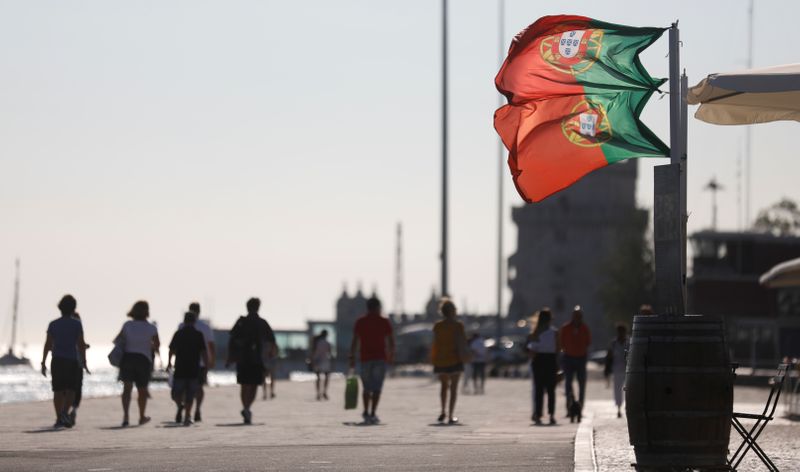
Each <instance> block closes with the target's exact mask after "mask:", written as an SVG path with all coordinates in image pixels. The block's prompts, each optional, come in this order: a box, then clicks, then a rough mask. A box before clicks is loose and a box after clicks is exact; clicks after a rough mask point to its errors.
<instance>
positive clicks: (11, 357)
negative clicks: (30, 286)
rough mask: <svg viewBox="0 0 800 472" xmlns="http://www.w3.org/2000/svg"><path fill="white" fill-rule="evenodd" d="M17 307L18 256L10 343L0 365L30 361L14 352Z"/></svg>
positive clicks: (6, 365) (13, 364) (18, 364)
mask: <svg viewBox="0 0 800 472" xmlns="http://www.w3.org/2000/svg"><path fill="white" fill-rule="evenodd" d="M18 308H19V258H18V259H17V260H16V276H15V277H14V306H13V311H12V317H11V344H9V345H8V353H7V354H5V355H3V356H2V357H0V366H3V367H8V366H28V367H30V365H31V361H30V359H28V358H27V357H25V356H23V355H22V354H20V355H19V357H17V356H16V355H15V354H14V345H15V344H16V343H17V311H18Z"/></svg>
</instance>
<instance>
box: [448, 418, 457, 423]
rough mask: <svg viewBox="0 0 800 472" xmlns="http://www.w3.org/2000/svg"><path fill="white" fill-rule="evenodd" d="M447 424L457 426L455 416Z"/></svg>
mask: <svg viewBox="0 0 800 472" xmlns="http://www.w3.org/2000/svg"><path fill="white" fill-rule="evenodd" d="M447 424H458V418H456V417H455V416H454V417H452V418H450V420H449V421H448V422H447Z"/></svg>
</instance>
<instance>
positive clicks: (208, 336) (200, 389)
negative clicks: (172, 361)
mask: <svg viewBox="0 0 800 472" xmlns="http://www.w3.org/2000/svg"><path fill="white" fill-rule="evenodd" d="M189 313H192V314H193V315H194V329H196V330H197V331H199V332H200V334H202V335H203V341H204V342H205V344H206V354H207V359H205V358H204V357H202V356H201V357H200V368H199V370H198V375H197V382H198V383H197V389H196V392H195V395H194V400H195V408H194V421H195V423H197V422H200V421H203V415H202V413H201V412H200V407H201V406H202V405H203V399H204V398H205V386H206V385H208V370H209V369H213V368H214V365H215V364H216V362H217V345H216V343H215V342H214V331H212V329H211V326H209V325H208V323H206V322H205V321H203V320H201V319H200V304H199V303H197V302H192V303H190V304H189ZM184 318H185V316H184ZM183 326H184V323H181V324H179V325H178V330H181V329H182V328H183ZM206 361H207V362H206ZM168 363H169V362H168ZM180 414H181V408H180V407H178V411H177V413H176V414H175V417H176V418H177V417H178V415H180ZM176 423H180V421H176Z"/></svg>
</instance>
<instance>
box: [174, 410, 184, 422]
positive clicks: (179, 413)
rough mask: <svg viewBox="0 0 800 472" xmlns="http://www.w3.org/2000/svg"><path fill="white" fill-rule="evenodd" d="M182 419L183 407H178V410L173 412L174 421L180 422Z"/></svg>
mask: <svg viewBox="0 0 800 472" xmlns="http://www.w3.org/2000/svg"><path fill="white" fill-rule="evenodd" d="M182 421H183V408H181V407H178V412H177V413H175V422H176V423H180V422H182Z"/></svg>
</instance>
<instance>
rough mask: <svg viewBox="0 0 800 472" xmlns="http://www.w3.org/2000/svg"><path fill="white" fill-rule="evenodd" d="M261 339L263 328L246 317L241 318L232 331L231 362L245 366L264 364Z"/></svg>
mask: <svg viewBox="0 0 800 472" xmlns="http://www.w3.org/2000/svg"><path fill="white" fill-rule="evenodd" d="M254 321H260V320H254ZM261 338H262V336H261V326H259V324H258V323H254V322H253V321H251V320H250V319H248V318H247V317H245V316H240V317H239V319H238V320H236V324H235V325H233V329H232V330H231V338H230V348H229V357H230V361H231V362H241V363H245V364H262V363H263V343H262V339H261Z"/></svg>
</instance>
